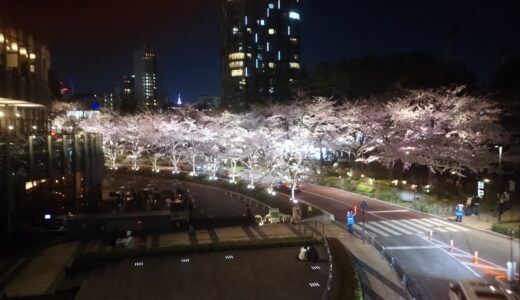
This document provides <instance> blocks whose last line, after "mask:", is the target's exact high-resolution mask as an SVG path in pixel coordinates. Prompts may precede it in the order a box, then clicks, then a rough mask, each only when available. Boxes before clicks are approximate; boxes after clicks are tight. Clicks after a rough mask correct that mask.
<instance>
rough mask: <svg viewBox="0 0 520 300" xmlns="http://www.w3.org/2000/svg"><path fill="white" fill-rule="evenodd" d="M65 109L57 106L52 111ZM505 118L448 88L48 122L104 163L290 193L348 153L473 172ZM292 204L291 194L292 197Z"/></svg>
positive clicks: (487, 160)
mask: <svg viewBox="0 0 520 300" xmlns="http://www.w3.org/2000/svg"><path fill="white" fill-rule="evenodd" d="M64 107H65V108H66V107H67V105H65V106H64V105H63V104H57V105H56V106H55V108H56V109H55V111H56V112H60V111H64V110H65V109H64ZM500 115H501V111H500V110H499V109H498V108H497V106H496V105H495V103H493V102H492V101H490V100H489V99H485V98H479V97H473V96H468V95H465V94H464V93H463V89H462V88H457V89H454V90H414V91H407V92H405V93H403V94H402V95H401V96H398V97H395V98H394V99H389V100H388V101H387V102H386V103H381V102H374V101H371V99H365V100H362V101H357V102H354V103H352V102H345V103H344V104H341V105H337V104H336V103H335V102H333V101H330V100H329V99H326V98H315V99H309V100H306V101H304V100H302V101H299V102H296V103H293V104H291V105H280V104H276V105H272V106H270V107H256V108H253V109H252V110H251V111H250V112H247V113H240V114H234V113H229V112H227V111H223V112H210V113H207V112H206V113H202V112H197V111H195V110H189V109H186V110H181V111H177V112H174V113H171V112H169V113H157V112H155V113H152V112H144V113H139V114H135V115H119V114H117V113H115V112H110V111H106V112H103V113H102V114H101V115H100V116H98V117H95V118H89V119H81V120H78V119H71V118H66V117H64V116H63V115H60V114H59V113H58V114H57V115H56V116H55V118H54V120H55V121H54V126H56V129H58V130H63V129H67V128H77V127H79V128H81V129H82V130H84V131H87V132H93V133H99V134H102V135H103V141H104V142H103V143H104V153H105V157H106V160H107V164H108V165H109V166H110V167H112V168H116V167H117V164H118V161H121V159H122V158H125V159H128V160H129V162H130V163H131V166H132V168H133V169H139V166H140V164H141V163H142V162H143V161H144V160H145V159H148V160H149V163H150V164H151V166H152V168H153V170H154V171H159V169H160V168H161V165H164V164H165V162H168V163H169V164H170V166H171V168H172V170H173V172H179V171H180V170H181V166H186V165H189V166H190V169H191V175H198V174H200V173H201V172H206V173H208V174H209V175H210V178H212V179H216V177H217V173H218V172H220V171H223V170H225V171H226V173H227V176H229V180H230V181H231V182H236V181H237V180H238V178H243V179H244V180H247V181H248V184H249V187H250V188H254V187H255V185H256V184H257V182H258V181H259V180H260V181H263V182H264V184H265V185H267V186H268V187H269V189H270V190H271V189H272V187H273V184H274V183H275V182H276V181H278V180H283V181H287V182H289V183H291V184H292V188H293V191H294V188H295V186H296V183H297V181H298V180H301V179H305V178H307V177H308V176H311V174H312V172H313V171H315V170H317V168H316V164H315V162H318V161H319V160H323V158H324V155H325V154H330V153H333V154H334V155H339V156H341V155H347V154H348V155H349V157H354V158H355V160H356V161H358V162H363V163H370V162H379V163H381V164H383V165H385V166H388V167H391V166H393V165H394V164H395V163H397V162H400V163H401V164H402V165H403V166H404V168H409V167H410V166H412V165H424V166H427V167H429V168H430V169H431V170H432V171H434V172H446V171H451V172H457V173H458V174H462V173H463V172H470V171H471V172H475V171H479V170H483V169H485V168H492V167H493V163H496V161H497V154H496V152H494V151H495V149H494V148H493V146H494V145H497V144H501V145H502V144H503V143H504V142H505V141H507V140H508V133H507V132H506V130H504V128H502V127H501V126H500V124H499V119H500ZM293 197H294V194H293Z"/></svg>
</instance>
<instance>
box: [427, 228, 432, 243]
mask: <svg viewBox="0 0 520 300" xmlns="http://www.w3.org/2000/svg"><path fill="white" fill-rule="evenodd" d="M432 237H433V231H432V230H430V235H429V236H428V239H429V240H430V241H431V240H432Z"/></svg>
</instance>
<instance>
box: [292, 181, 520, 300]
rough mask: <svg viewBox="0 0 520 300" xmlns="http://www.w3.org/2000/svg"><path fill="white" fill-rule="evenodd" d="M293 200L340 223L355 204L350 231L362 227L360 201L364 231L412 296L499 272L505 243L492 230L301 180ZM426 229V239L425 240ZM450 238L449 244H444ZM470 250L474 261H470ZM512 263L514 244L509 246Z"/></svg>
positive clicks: (443, 295) (439, 294) (439, 293)
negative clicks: (380, 248) (363, 207)
mask: <svg viewBox="0 0 520 300" xmlns="http://www.w3.org/2000/svg"><path fill="white" fill-rule="evenodd" d="M296 198H297V199H299V200H302V201H305V202H307V203H310V204H313V205H315V206H317V207H319V208H321V209H323V210H325V211H327V212H329V213H331V214H333V215H334V217H335V219H336V220H337V221H338V222H341V223H343V224H345V221H346V211H347V210H348V209H353V207H354V206H357V212H358V214H357V216H356V225H355V229H356V230H358V231H360V229H361V228H362V224H363V222H362V210H361V208H360V204H361V202H362V201H363V200H364V201H365V202H366V204H367V209H366V210H365V230H366V234H367V236H369V237H372V236H373V237H374V240H375V242H376V243H378V244H380V245H382V246H385V248H386V250H385V251H386V252H387V254H389V255H390V256H391V257H394V258H395V260H396V261H397V263H398V264H399V265H400V266H401V267H402V269H403V270H404V272H405V273H406V274H407V275H408V278H409V280H411V282H412V284H413V291H414V296H416V297H418V298H422V299H447V294H448V284H449V282H450V281H456V280H475V279H479V278H489V277H494V276H496V275H503V274H505V265H506V262H507V261H508V260H509V258H510V253H511V241H510V240H509V239H508V238H506V237H503V236H497V235H495V234H493V233H489V232H485V231H480V230H476V229H472V228H469V227H465V226H461V225H460V224H458V223H455V222H453V221H451V220H448V219H441V218H436V217H433V216H431V215H427V214H423V213H420V212H416V211H410V210H408V209H406V208H403V207H401V206H398V205H394V204H392V203H386V202H383V201H379V200H376V199H373V198H369V197H364V196H360V195H357V194H353V193H349V192H345V191H341V190H338V189H334V188H328V187H323V186H318V185H312V184H306V185H304V186H303V188H302V191H301V192H300V193H299V194H298V195H297V196H296ZM430 231H431V232H432V237H431V239H430ZM451 241H453V247H450V243H451ZM475 251H478V261H477V263H475V262H474V255H475ZM513 251H514V253H513V255H514V256H513V257H514V259H516V260H517V261H518V260H519V259H518V255H519V253H520V252H519V248H518V243H517V242H515V243H514V244H513Z"/></svg>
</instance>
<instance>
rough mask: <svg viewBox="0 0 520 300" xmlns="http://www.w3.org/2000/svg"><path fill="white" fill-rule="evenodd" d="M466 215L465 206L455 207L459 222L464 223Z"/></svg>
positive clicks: (458, 205) (460, 204)
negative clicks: (463, 219)
mask: <svg viewBox="0 0 520 300" xmlns="http://www.w3.org/2000/svg"><path fill="white" fill-rule="evenodd" d="M463 215H464V205H463V204H462V203H459V204H457V206H455V216H456V221H457V222H459V223H460V222H462V216H463Z"/></svg>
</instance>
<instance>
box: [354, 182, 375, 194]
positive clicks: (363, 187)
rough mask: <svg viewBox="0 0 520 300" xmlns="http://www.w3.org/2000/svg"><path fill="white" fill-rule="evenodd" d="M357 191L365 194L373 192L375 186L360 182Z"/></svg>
mask: <svg viewBox="0 0 520 300" xmlns="http://www.w3.org/2000/svg"><path fill="white" fill-rule="evenodd" d="M356 192H358V193H360V194H365V195H367V194H372V193H373V192H374V187H373V186H372V185H367V184H364V183H360V184H358V185H357V186H356Z"/></svg>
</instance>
